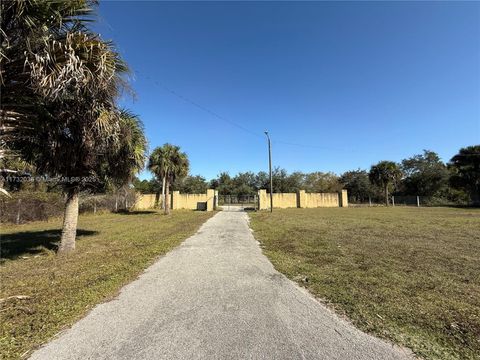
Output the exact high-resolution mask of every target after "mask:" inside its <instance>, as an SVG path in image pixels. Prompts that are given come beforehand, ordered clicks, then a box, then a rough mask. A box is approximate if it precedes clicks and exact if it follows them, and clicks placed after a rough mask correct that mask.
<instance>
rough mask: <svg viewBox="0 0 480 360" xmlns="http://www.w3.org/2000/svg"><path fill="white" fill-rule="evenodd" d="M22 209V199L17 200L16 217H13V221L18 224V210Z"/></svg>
mask: <svg viewBox="0 0 480 360" xmlns="http://www.w3.org/2000/svg"><path fill="white" fill-rule="evenodd" d="M21 209H22V199H18V200H17V218H16V219H15V223H16V224H17V225H18V224H20V211H21Z"/></svg>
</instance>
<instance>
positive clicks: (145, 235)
mask: <svg viewBox="0 0 480 360" xmlns="http://www.w3.org/2000/svg"><path fill="white" fill-rule="evenodd" d="M212 215H213V213H212V212H196V211H174V212H173V213H172V214H171V215H170V216H164V215H161V214H159V213H156V212H137V213H133V214H102V215H97V216H94V215H85V216H80V220H79V226H78V229H79V231H78V234H79V236H78V238H77V249H76V250H75V252H74V253H73V254H71V255H68V256H66V257H57V256H56V255H55V253H54V251H53V250H54V249H55V247H56V244H55V242H56V241H58V240H59V236H60V230H59V229H60V227H61V220H54V221H51V222H48V223H47V222H36V223H31V224H27V225H20V226H5V225H2V228H1V231H0V234H1V249H2V264H1V269H0V276H1V291H0V298H2V299H3V300H1V303H0V306H1V310H0V317H1V318H0V321H1V324H0V358H2V359H14V358H19V357H20V356H21V355H26V352H27V353H28V351H30V350H31V349H33V348H34V347H36V346H38V345H40V344H42V343H44V342H45V341H47V340H48V339H50V338H51V337H52V336H53V335H55V334H56V333H57V332H58V331H60V330H62V329H63V328H65V327H67V326H69V325H71V324H72V323H73V322H75V321H76V320H78V319H79V318H81V317H82V316H83V315H84V314H85V313H86V312H87V311H88V310H89V309H90V308H92V307H93V306H94V305H96V304H98V303H100V302H102V301H105V300H107V299H109V298H111V297H113V296H115V295H116V294H117V292H118V290H119V289H120V288H121V287H122V286H123V285H125V284H127V283H128V282H130V281H132V280H134V279H135V278H136V277H137V276H138V275H139V274H140V273H141V272H142V270H143V269H145V268H146V267H147V266H148V265H149V264H151V263H152V262H153V261H154V260H155V258H156V257H158V256H159V255H162V254H165V253H166V252H168V251H169V250H171V249H173V248H174V247H175V246H177V245H179V244H180V243H181V242H182V241H183V240H184V239H185V238H187V237H188V236H190V235H192V234H194V233H195V231H196V230H197V229H198V228H199V226H200V225H201V224H202V223H203V222H204V221H205V220H207V219H208V218H210V217H211V216H212ZM19 295H21V296H20V297H18V296H19Z"/></svg>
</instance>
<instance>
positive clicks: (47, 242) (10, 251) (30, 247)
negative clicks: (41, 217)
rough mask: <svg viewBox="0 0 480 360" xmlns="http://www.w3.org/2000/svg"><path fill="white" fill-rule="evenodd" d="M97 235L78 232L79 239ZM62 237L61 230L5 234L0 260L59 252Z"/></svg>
mask: <svg viewBox="0 0 480 360" xmlns="http://www.w3.org/2000/svg"><path fill="white" fill-rule="evenodd" d="M95 234H98V231H93V230H83V229H78V230H77V236H78V237H80V236H91V235H95ZM61 235H62V230H61V229H53V230H43V231H23V232H16V233H11V234H3V235H1V236H0V260H5V259H15V258H17V257H19V256H22V255H27V254H30V255H35V254H38V253H41V252H42V251H43V249H48V250H57V248H58V243H59V241H60V237H61ZM77 240H78V239H77Z"/></svg>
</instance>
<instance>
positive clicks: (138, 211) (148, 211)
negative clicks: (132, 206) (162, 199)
mask: <svg viewBox="0 0 480 360" xmlns="http://www.w3.org/2000/svg"><path fill="white" fill-rule="evenodd" d="M156 213H157V211H153V210H135V211H125V210H120V211H117V212H116V214H118V215H149V214H156Z"/></svg>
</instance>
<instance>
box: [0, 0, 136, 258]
mask: <svg viewBox="0 0 480 360" xmlns="http://www.w3.org/2000/svg"><path fill="white" fill-rule="evenodd" d="M94 3H95V2H93V1H81V0H77V1H71V2H68V1H53V0H51V1H49V0H47V1H34V0H25V1H12V2H2V32H3V33H4V34H3V35H4V37H5V39H6V41H4V42H2V54H1V55H2V56H1V58H2V64H1V65H2V73H1V76H2V81H3V84H4V89H5V91H2V112H1V117H2V125H4V126H5V128H6V129H8V131H7V135H8V140H9V143H8V146H6V150H5V151H10V150H14V151H16V153H17V154H19V155H20V156H21V157H22V158H24V159H25V160H26V161H27V162H29V163H31V164H34V166H35V168H36V169H37V171H38V172H39V173H41V174H45V175H48V176H50V177H54V178H55V177H59V178H60V181H59V184H60V185H61V186H62V188H63V190H64V192H65V193H66V203H65V213H64V221H63V228H62V238H61V242H60V247H59V253H63V252H68V251H71V250H73V249H74V248H75V237H76V228H77V220H78V196H79V192H80V191H81V190H82V189H85V188H91V187H95V186H97V183H98V180H100V181H105V180H107V179H108V180H110V181H114V182H119V181H125V179H126V178H129V177H131V174H132V173H134V172H135V171H136V161H137V160H138V158H139V157H138V156H137V155H138V154H129V157H130V155H131V156H132V159H130V158H129V159H128V160H127V161H125V162H124V163H123V165H122V166H124V167H123V168H122V169H123V170H125V173H124V174H121V177H122V178H121V179H117V178H116V177H117V176H119V175H120V173H119V172H118V170H119V169H121V167H117V166H116V164H112V163H111V161H112V159H116V160H118V159H119V158H118V157H116V156H115V154H117V153H118V152H122V149H126V148H128V149H129V150H132V149H133V148H134V147H131V146H130V145H126V141H127V140H126V139H124V134H125V132H130V131H131V132H134V131H136V130H135V129H133V128H131V126H132V123H131V122H130V120H125V116H126V114H125V113H124V112H123V111H119V110H117V107H116V103H115V100H116V98H117V95H118V94H119V93H120V91H121V90H122V88H124V83H125V81H124V80H123V78H122V75H123V74H125V73H126V72H127V70H128V69H127V66H126V64H125V63H124V62H123V60H122V59H121V58H120V56H119V54H118V53H117V52H116V51H115V49H114V47H113V44H112V43H109V42H105V41H103V40H102V39H101V38H100V37H99V36H98V35H96V34H93V33H91V32H90V31H89V30H88V29H87V27H86V23H87V22H86V21H87V20H89V18H88V17H89V15H90V14H91V12H92V9H91V5H92V4H94ZM20 65H22V66H23V67H22V68H21V70H20ZM137 130H138V129H137ZM140 131H143V130H142V129H140ZM136 149H137V150H138V149H139V148H136ZM133 151H135V150H133ZM139 152H141V151H139ZM133 158H135V159H133ZM130 160H132V161H130ZM128 166H132V168H128V169H127V168H126V167H128ZM95 178H96V179H97V181H94V180H93V179H95Z"/></svg>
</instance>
